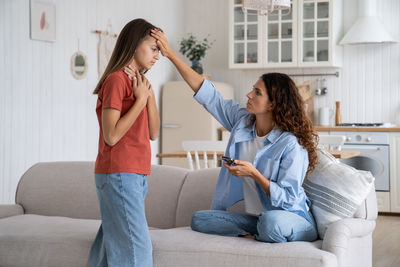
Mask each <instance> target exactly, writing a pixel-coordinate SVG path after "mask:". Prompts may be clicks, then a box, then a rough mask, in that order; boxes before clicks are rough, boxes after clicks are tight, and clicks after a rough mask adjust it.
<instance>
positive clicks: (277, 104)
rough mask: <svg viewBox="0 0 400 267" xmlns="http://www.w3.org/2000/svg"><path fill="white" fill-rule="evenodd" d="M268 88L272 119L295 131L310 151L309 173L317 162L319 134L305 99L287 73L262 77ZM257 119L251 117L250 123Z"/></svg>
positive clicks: (285, 128) (267, 74)
mask: <svg viewBox="0 0 400 267" xmlns="http://www.w3.org/2000/svg"><path fill="white" fill-rule="evenodd" d="M260 78H261V79H262V80H263V82H264V84H265V87H266V89H267V95H268V98H269V100H270V101H271V103H272V105H273V109H272V119H273V121H274V123H275V124H276V125H277V126H278V127H279V128H280V129H281V130H282V131H286V132H291V133H293V135H294V136H296V137H297V140H298V142H299V144H300V145H301V146H303V147H304V148H305V149H306V150H307V152H308V161H309V165H308V169H307V175H308V174H309V173H310V172H311V171H312V170H314V168H315V165H316V164H317V143H318V135H317V134H316V132H315V131H314V128H313V124H312V122H311V120H310V118H309V117H308V116H307V115H306V112H305V108H304V101H303V100H302V98H301V96H300V94H299V90H298V88H297V86H296V84H295V83H294V82H293V80H292V79H291V78H290V77H289V76H288V75H286V74H282V73H266V74H264V75H262V76H261V77H260ZM254 121H255V115H254V116H252V117H251V119H250V124H251V125H252V124H253V123H254Z"/></svg>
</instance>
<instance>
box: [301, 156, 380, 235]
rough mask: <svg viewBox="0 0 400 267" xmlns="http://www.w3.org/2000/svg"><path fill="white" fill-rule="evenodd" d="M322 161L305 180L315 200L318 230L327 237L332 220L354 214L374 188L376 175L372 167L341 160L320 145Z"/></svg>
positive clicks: (309, 193)
mask: <svg viewBox="0 0 400 267" xmlns="http://www.w3.org/2000/svg"><path fill="white" fill-rule="evenodd" d="M317 153H318V163H317V165H316V166H315V169H314V171H313V172H312V173H310V174H309V175H308V178H307V179H306V181H305V182H304V183H303V187H304V190H305V191H306V194H307V196H308V198H309V199H310V200H311V203H312V206H311V212H312V213H313V215H314V218H315V222H316V223H317V228H318V234H319V237H320V238H321V239H323V238H324V235H325V231H326V228H327V227H328V225H329V224H331V223H333V222H335V221H338V220H340V219H343V218H349V217H353V215H354V213H355V212H356V211H357V209H358V207H359V206H360V205H361V203H362V202H363V201H364V200H365V198H366V197H367V195H368V193H369V192H370V191H371V189H372V187H373V185H374V180H375V178H374V177H373V176H372V174H371V173H370V172H368V171H361V170H357V169H355V168H353V167H351V166H349V165H346V164H344V163H341V162H340V161H339V160H338V159H336V158H334V157H333V156H332V155H331V154H329V153H328V152H326V151H324V150H321V149H318V152H317Z"/></svg>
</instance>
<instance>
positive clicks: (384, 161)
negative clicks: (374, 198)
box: [330, 132, 390, 192]
mask: <svg viewBox="0 0 400 267" xmlns="http://www.w3.org/2000/svg"><path fill="white" fill-rule="evenodd" d="M330 134H331V135H343V136H345V137H346V141H345V143H344V145H343V146H342V150H358V151H360V155H358V156H356V157H352V158H349V159H341V160H340V161H341V162H343V163H345V164H347V165H350V166H352V167H354V168H356V169H359V170H365V171H370V172H371V173H372V175H373V176H374V177H375V190H376V191H384V192H388V191H389V186H390V184H389V133H388V132H330Z"/></svg>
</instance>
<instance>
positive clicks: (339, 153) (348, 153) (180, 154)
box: [157, 150, 360, 159]
mask: <svg viewBox="0 0 400 267" xmlns="http://www.w3.org/2000/svg"><path fill="white" fill-rule="evenodd" d="M328 152H329V153H331V154H332V155H333V156H334V157H335V158H339V159H348V158H352V157H355V156H358V155H360V151H358V150H328ZM223 155H224V152H223V151H219V152H217V156H218V158H220V157H221V156H223ZM213 156H214V153H213V152H207V157H209V158H212V157H213ZM192 157H194V153H193V152H192ZM157 158H186V152H185V151H183V150H180V151H175V152H170V153H159V154H157ZM199 158H203V151H199Z"/></svg>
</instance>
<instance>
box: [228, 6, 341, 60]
mask: <svg viewBox="0 0 400 267" xmlns="http://www.w3.org/2000/svg"><path fill="white" fill-rule="evenodd" d="M291 5H292V9H291V12H290V13H287V11H274V13H273V14H272V15H269V16H258V14H257V12H256V11H250V10H249V11H247V12H243V10H242V0H230V18H229V21H230V49H229V51H230V57H229V58H230V62H229V66H230V68H269V67H271V68H276V67H340V66H341V61H342V47H341V46H339V45H337V43H338V42H339V38H341V35H342V22H341V21H342V17H341V16H342V13H341V8H342V0H292V1H291ZM334 15H335V17H334V18H335V21H333V16H334ZM336 21H337V22H336Z"/></svg>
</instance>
